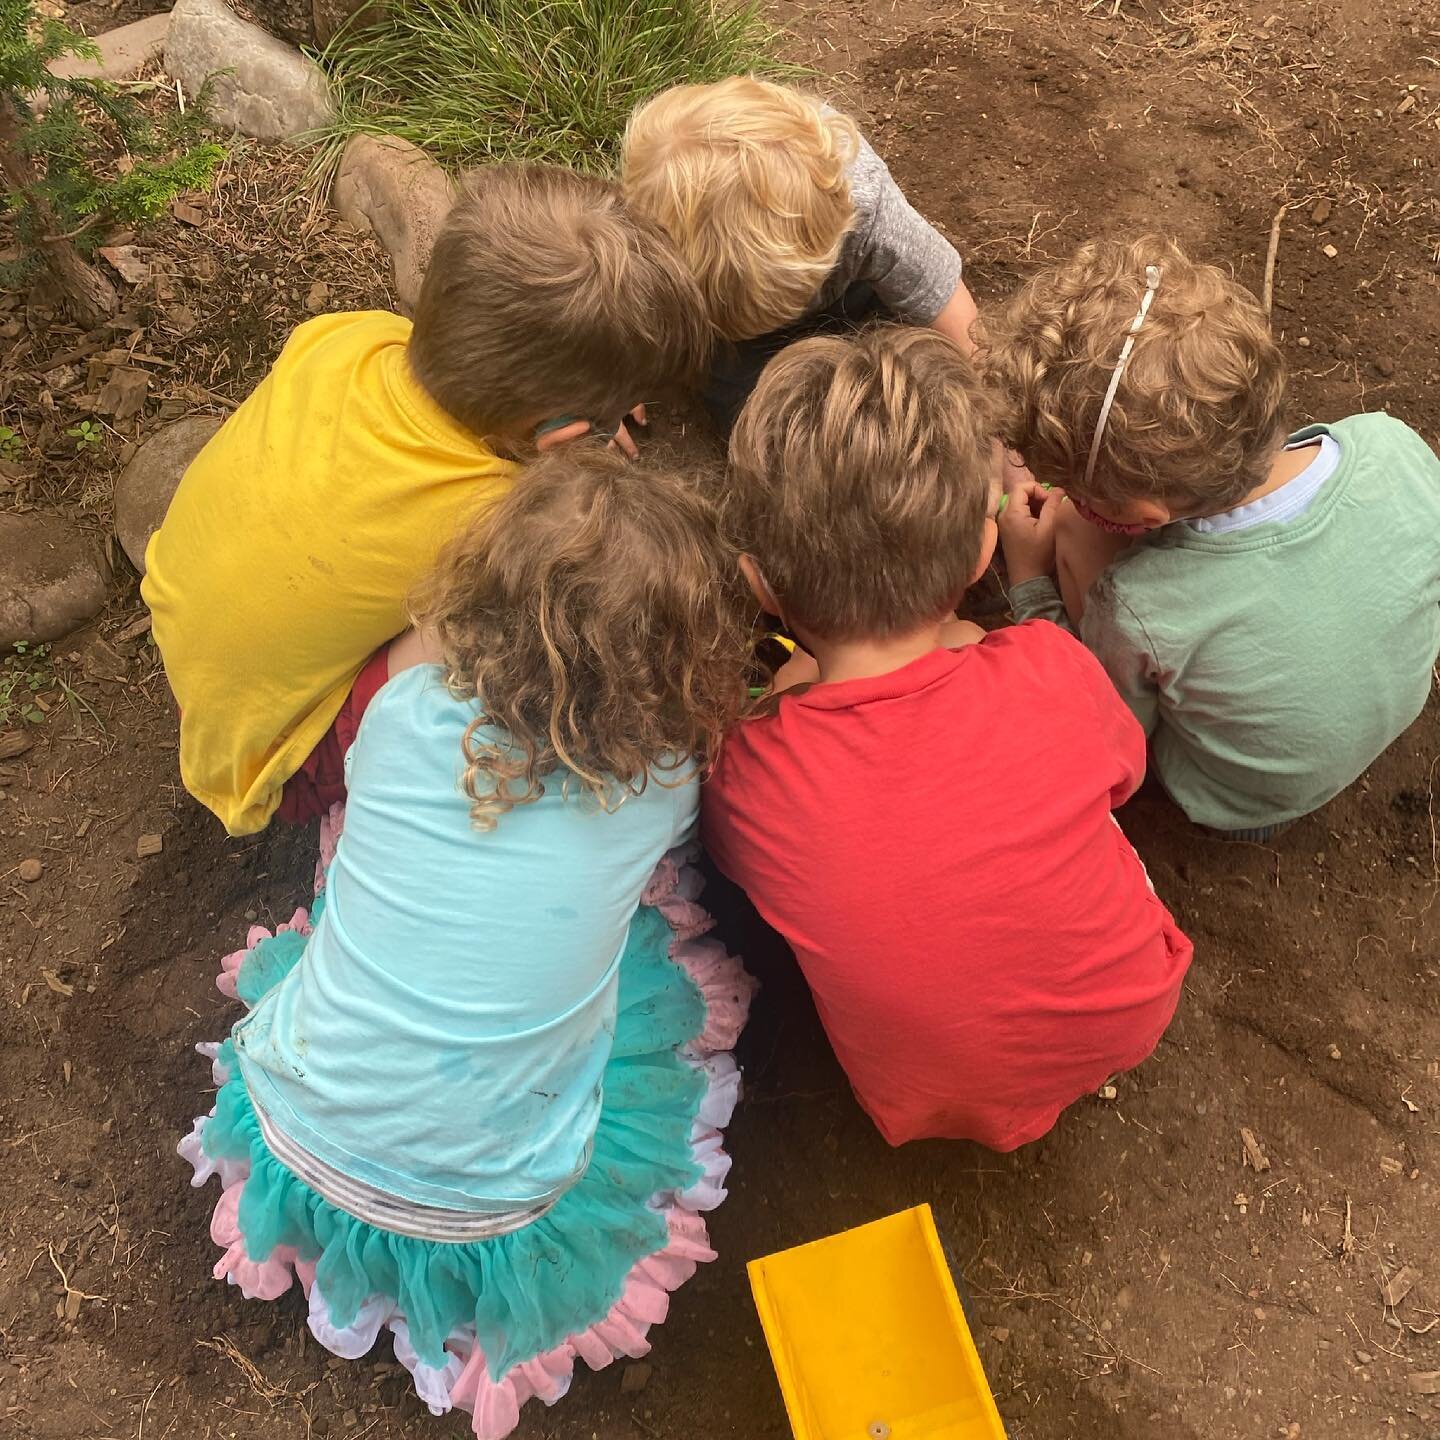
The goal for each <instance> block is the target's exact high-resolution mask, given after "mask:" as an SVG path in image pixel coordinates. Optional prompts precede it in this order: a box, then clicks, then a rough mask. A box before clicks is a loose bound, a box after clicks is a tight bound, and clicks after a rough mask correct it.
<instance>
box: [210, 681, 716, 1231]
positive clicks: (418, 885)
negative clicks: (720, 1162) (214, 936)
mask: <svg viewBox="0 0 1440 1440" xmlns="http://www.w3.org/2000/svg"><path fill="white" fill-rule="evenodd" d="M477 709H478V707H477V705H476V704H475V703H473V702H471V703H457V701H456V700H455V698H454V696H452V695H451V694H450V692H449V691H448V690H447V688H446V686H445V678H444V673H443V671H442V670H441V668H440V667H439V666H436V665H432V664H424V665H418V666H416V667H414V668H413V669H409V670H406V671H404V672H402V673H401V674H399V675H397V676H396V677H395V678H394V679H392V680H391V681H390V682H389V683H388V684H387V685H386V686H385V687H384V689H382V690H381V691H380V693H379V694H378V695H377V696H376V698H375V699H374V701H372V702H371V705H370V707H369V709H368V710H367V712H366V715H365V720H364V725H363V729H362V732H361V738H360V739H359V740H357V742H356V744H355V746H354V747H353V749H352V750H351V752H350V754H351V757H352V761H353V763H352V765H351V766H350V774H349V783H350V792H351V799H350V802H349V804H348V805H347V806H346V812H345V835H344V840H343V843H342V844H341V845H340V847H339V849H338V851H337V853H336V856H335V861H334V864H333V865H332V867H331V870H330V875H329V880H328V884H327V887H326V907H325V910H324V913H323V915H322V916H321V917H320V919H319V921H318V922H317V924H316V927H315V932H314V934H313V935H312V937H311V939H310V942H309V945H308V947H307V952H306V956H305V963H304V965H303V966H301V967H300V968H299V969H298V970H297V971H296V972H295V974H294V976H293V977H292V981H291V983H289V984H287V985H284V986H280V987H277V988H276V989H275V990H274V991H272V992H271V994H270V995H269V996H268V997H267V998H266V1000H265V1001H262V1002H261V1004H260V1005H259V1006H258V1007H257V1008H256V1010H255V1012H254V1013H253V1014H252V1015H251V1016H250V1017H249V1018H248V1019H247V1020H245V1021H244V1022H243V1023H242V1024H241V1025H239V1026H237V1027H236V1032H235V1041H236V1053H237V1057H238V1059H239V1062H240V1070H241V1073H242V1074H243V1075H244V1077H245V1081H246V1084H247V1085H248V1087H249V1091H250V1095H251V1098H252V1100H253V1101H254V1102H255V1104H256V1107H257V1109H259V1110H260V1111H261V1112H262V1113H263V1114H265V1115H267V1116H269V1117H270V1118H271V1119H272V1120H273V1121H274V1122H275V1126H276V1127H278V1131H279V1136H278V1137H275V1136H272V1144H271V1149H272V1150H273V1151H274V1152H275V1153H276V1155H277V1156H278V1157H279V1158H280V1159H282V1160H285V1159H286V1158H287V1157H289V1156H293V1154H294V1150H293V1147H292V1146H289V1145H286V1144H284V1140H286V1139H288V1140H289V1141H292V1142H294V1144H295V1145H298V1146H299V1147H301V1149H302V1150H303V1151H304V1152H306V1153H308V1154H309V1155H311V1156H314V1157H317V1158H319V1159H321V1160H323V1161H325V1162H326V1163H327V1164H329V1165H331V1166H333V1167H335V1168H336V1169H343V1170H344V1171H345V1173H346V1174H348V1175H349V1176H351V1177H352V1178H355V1179H360V1180H363V1181H365V1182H367V1183H368V1184H370V1185H371V1186H374V1187H375V1188H377V1189H380V1190H383V1191H385V1192H386V1193H387V1194H391V1195H398V1196H401V1197H402V1198H404V1199H406V1200H409V1201H411V1202H413V1203H415V1204H422V1205H432V1206H440V1207H444V1208H449V1209H456V1210H461V1209H471V1208H474V1207H476V1206H477V1205H479V1206H482V1207H483V1206H493V1207H494V1208H495V1209H496V1210H499V1211H503V1210H518V1209H523V1208H525V1207H527V1206H533V1205H539V1204H544V1203H547V1202H548V1201H550V1200H553V1199H554V1198H555V1196H556V1195H557V1194H559V1193H560V1192H561V1191H562V1190H563V1189H565V1188H566V1187H568V1186H569V1185H570V1184H572V1183H573V1181H574V1179H575V1177H576V1175H577V1174H578V1172H579V1171H580V1170H582V1169H583V1168H584V1164H585V1160H586V1158H587V1156H588V1153H589V1145H590V1137H591V1136H592V1135H593V1134H594V1130H595V1123H596V1117H597V1115H598V1112H599V1108H600V1077H601V1074H602V1072H603V1070H604V1068H605V1065H606V1063H607V1062H608V1061H609V1058H610V1046H611V1040H612V1036H611V1033H610V1028H609V1027H610V1025H611V1023H612V1020H613V1016H614V1013H615V1003H616V985H617V982H618V977H619V964H620V955H621V952H622V950H623V949H624V946H625V939H626V935H627V933H628V931H629V927H630V922H631V920H632V918H633V917H634V914H635V911H636V907H637V906H638V905H639V903H640V895H641V892H642V891H643V890H644V888H645V885H646V882H647V881H648V880H649V879H650V877H651V874H652V872H653V871H654V869H655V866H656V863H657V862H658V860H659V859H660V857H661V856H662V855H664V854H665V852H666V851H667V850H670V849H671V848H672V847H674V846H676V845H678V844H680V843H681V842H682V841H683V840H685V839H686V838H687V837H688V834H689V832H690V831H691V829H692V828H693V824H694V819H695V814H696V810H697V798H698V797H697V794H696V789H697V787H696V785H695V784H694V783H693V767H691V766H689V765H687V766H686V767H685V768H684V769H683V770H681V771H679V772H678V773H676V774H675V775H673V776H670V777H665V778H667V779H668V780H670V781H674V782H679V783H673V784H661V783H654V784H650V785H647V786H646V787H645V789H644V790H643V791H642V792H641V793H640V794H638V795H634V796H631V797H630V798H628V799H627V800H626V801H625V803H624V804H623V805H621V806H619V808H618V809H616V810H615V811H614V812H613V813H607V812H605V811H602V810H600V809H599V808H598V807H592V806H587V805H584V804H582V803H581V802H580V800H579V798H578V797H577V796H576V795H574V794H570V795H568V796H567V794H566V787H565V786H564V785H563V784H561V783H560V782H559V781H558V780H557V781H556V782H554V783H552V784H550V785H549V786H547V787H546V791H545V793H544V794H543V795H541V796H539V797H538V798H537V799H536V800H534V801H533V802H531V803H530V804H528V805H524V806H519V807H517V808H516V809H515V810H514V811H513V812H512V813H510V814H508V815H507V816H506V817H505V818H504V820H503V822H502V823H500V824H499V825H498V826H497V827H496V828H495V829H494V830H493V831H491V832H480V831H477V830H476V829H475V827H474V825H473V823H472V820H471V816H470V805H469V802H468V801H467V799H466V796H465V795H464V793H463V792H462V791H461V790H460V788H459V787H458V786H457V784H456V769H457V762H458V761H459V759H460V756H461V742H462V740H463V739H464V737H465V733H466V727H467V726H468V725H469V724H470V723H471V722H472V721H474V720H475V719H476V712H477ZM476 738H477V739H479V740H481V741H486V740H492V739H493V738H494V732H491V731H486V730H481V731H480V732H478V735H477V737H476ZM360 1057H363V1062H362V1063H357V1060H359V1059H360ZM461 1116H463V1117H465V1119H464V1120H463V1122H461V1121H459V1119H458V1118H457V1117H461ZM276 1138H278V1139H280V1142H281V1143H279V1144H276V1143H274V1140H275V1139H276Z"/></svg>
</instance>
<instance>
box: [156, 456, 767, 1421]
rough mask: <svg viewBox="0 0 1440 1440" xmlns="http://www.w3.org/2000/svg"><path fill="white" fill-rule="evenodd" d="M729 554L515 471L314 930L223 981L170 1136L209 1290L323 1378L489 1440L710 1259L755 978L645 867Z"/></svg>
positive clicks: (687, 782) (406, 659)
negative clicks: (304, 1346) (271, 1329)
mask: <svg viewBox="0 0 1440 1440" xmlns="http://www.w3.org/2000/svg"><path fill="white" fill-rule="evenodd" d="M725 558H728V552H727V551H726V549H725V547H724V544H723V541H722V539H721V536H720V531H719V527H718V525H717V524H716V521H715V517H714V516H713V514H712V513H711V510H710V507H709V505H708V503H707V502H706V501H705V500H704V499H703V498H702V497H701V496H700V495H699V494H698V493H697V491H696V490H695V488H694V486H693V485H692V484H691V483H689V482H688V481H685V480H683V479H682V478H681V477H678V476H675V475H666V474H663V473H660V472H650V471H645V470H641V469H639V468H636V467H632V466H630V465H629V464H628V463H627V462H625V461H623V460H621V459H620V458H619V457H618V456H614V455H609V454H607V453H605V451H604V450H603V449H599V448H598V447H595V446H593V445H585V446H582V447H579V448H575V447H571V448H569V449H567V450H566V451H565V452H563V453H562V454H560V455H557V456H554V457H550V458H549V459H548V460H546V461H543V462H541V463H540V464H538V465H536V466H534V467H532V469H531V470H529V471H528V472H527V473H526V475H525V476H524V478H523V481H522V483H521V484H520V485H519V486H518V487H517V488H516V489H515V490H514V491H512V493H511V494H509V495H508V496H506V497H505V498H504V499H503V500H501V501H500V502H498V504H497V506H496V507H495V508H494V510H493V512H492V513H491V514H490V515H489V516H487V517H482V518H481V520H480V521H478V522H477V523H475V524H473V525H472V526H471V527H469V528H468V529H467V530H466V532H465V533H464V534H463V535H462V536H461V537H460V538H458V539H457V540H456V541H455V542H453V543H452V544H451V545H449V546H447V547H446V549H445V550H444V552H443V554H442V558H441V561H440V564H439V566H438V567H437V569H436V572H435V574H434V576H433V577H432V580H431V581H430V583H429V584H428V585H427V586H426V587H425V588H424V589H423V590H422V592H421V594H420V598H419V599H418V600H417V605H418V606H419V612H418V618H419V619H420V621H421V622H422V625H424V626H425V627H426V628H423V629H422V630H421V631H420V632H419V633H418V634H411V635H407V636H406V637H405V638H404V639H403V640H402V641H401V642H400V643H399V644H398V645H396V646H394V647H392V649H391V651H390V654H389V663H390V665H392V666H393V667H395V669H396V673H395V674H394V675H393V676H392V678H390V679H389V680H388V682H387V683H386V684H385V685H384V686H383V687H382V688H381V690H380V691H379V693H378V695H377V696H376V698H375V699H374V700H373V701H372V702H371V704H370V706H369V707H368V709H367V711H366V713H365V716H364V719H363V722H362V723H361V725H360V730H359V734H358V736H357V738H356V740H355V743H354V745H353V747H352V748H351V750H350V752H349V761H348V763H349V767H350V776H349V779H350V793H349V800H348V804H347V810H346V814H345V819H344V833H343V834H342V835H341V836H340V840H339V844H338V847H337V849H336V851H335V855H334V859H333V862H332V863H331V865H330V869H329V875H328V882H327V885H326V889H325V892H324V896H323V912H322V913H319V914H318V915H317V917H316V923H315V928H314V930H313V931H312V932H310V933H309V934H308V936H306V935H303V934H302V933H301V930H303V927H301V930H293V931H290V932H288V933H285V934H282V935H278V936H270V935H268V934H267V933H265V932H261V934H260V935H258V936H257V935H255V934H253V933H252V936H251V941H252V946H251V948H250V950H249V951H248V952H247V953H246V954H245V955H243V956H235V957H231V959H230V961H227V971H228V972H229V974H230V979H229V981H228V982H227V983H228V985H229V988H230V989H231V993H235V994H237V995H238V996H239V998H241V999H243V1000H244V1001H245V1002H246V1003H247V1004H249V1005H252V1006H253V1009H252V1010H251V1013H250V1014H249V1016H248V1017H246V1018H245V1019H243V1020H241V1021H240V1022H239V1023H238V1024H237V1025H236V1026H235V1028H234V1030H233V1032H232V1038H231V1040H230V1041H229V1042H227V1044H226V1045H225V1046H224V1047H223V1048H222V1049H221V1051H220V1053H219V1056H218V1059H217V1079H218V1080H219V1081H220V1082H221V1088H220V1092H219V1094H218V1096H217V1098H216V1105H215V1109H214V1110H213V1111H212V1112H211V1113H210V1114H209V1115H208V1116H206V1117H204V1118H203V1119H202V1120H201V1121H199V1122H198V1124H197V1127H196V1131H195V1133H194V1134H193V1135H192V1136H190V1137H188V1138H187V1139H186V1141H184V1142H182V1145H181V1153H182V1154H184V1155H185V1156H186V1158H188V1159H190V1160H191V1162H192V1163H193V1164H194V1165H195V1167H196V1172H197V1174H196V1181H195V1183H197V1184H199V1183H201V1182H203V1180H205V1179H206V1178H208V1177H209V1176H210V1175H212V1174H215V1173H218V1174H219V1175H220V1177H221V1180H222V1184H223V1185H224V1187H225V1193H224V1195H223V1196H222V1198H221V1200H220V1202H219V1204H218V1205H217V1208H216V1213H215V1216H214V1219H213V1222H212V1225H211V1233H212V1236H213V1237H214V1238H215V1239H216V1241H217V1242H218V1243H219V1244H221V1245H222V1246H223V1247H224V1248H225V1254H224V1256H223V1257H222V1259H221V1260H220V1262H219V1264H218V1265H217V1267H216V1271H215V1273H216V1275H217V1276H225V1277H227V1278H229V1279H232V1280H233V1281H235V1282H236V1283H237V1284H239V1285H240V1286H241V1288H242V1289H243V1290H244V1291H245V1293H246V1294H248V1295H260V1296H263V1297H265V1298H269V1299H273V1298H276V1297H277V1296H278V1295H280V1294H281V1293H283V1292H284V1291H285V1290H286V1289H287V1288H288V1287H289V1285H290V1284H291V1282H292V1272H293V1276H294V1277H298V1278H299V1279H300V1281H301V1283H302V1285H304V1286H305V1288H306V1290H307V1292H308V1296H309V1312H310V1326H311V1329H312V1331H313V1333H314V1334H315V1336H316V1338H317V1339H318V1340H319V1341H320V1342H321V1343H322V1344H323V1345H325V1346H327V1347H329V1348H330V1349H331V1350H332V1351H333V1352H334V1353H335V1354H337V1355H341V1356H344V1357H346V1358H355V1357H358V1356H360V1355H363V1354H364V1353H365V1352H366V1351H367V1350H368V1349H369V1348H370V1347H371V1345H372V1344H373V1343H374V1341H375V1339H376V1338H377V1335H378V1333H379V1331H380V1330H381V1329H382V1327H387V1326H388V1328H389V1329H390V1331H391V1332H392V1333H393V1335H394V1342H395V1354H396V1356H397V1358H399V1359H400V1360H401V1362H402V1363H403V1364H405V1365H406V1366H407V1367H408V1368H409V1369H410V1371H411V1373H412V1374H413V1376H414V1378H415V1382H416V1388H417V1390H418V1391H419V1393H420V1395H421V1397H422V1398H423V1399H424V1400H425V1401H426V1402H427V1403H428V1404H429V1405H430V1406H431V1408H432V1409H434V1410H436V1411H437V1412H438V1411H440V1410H445V1409H449V1408H451V1407H452V1406H462V1407H464V1408H466V1409H469V1410H471V1411H472V1412H473V1413H474V1415H475V1431H476V1434H477V1435H483V1436H486V1437H489V1440H498V1437H500V1436H503V1435H504V1434H505V1433H506V1432H507V1431H508V1429H509V1428H510V1427H511V1426H513V1425H514V1424H515V1422H516V1420H517V1418H518V1413H519V1408H520V1406H521V1405H522V1404H523V1402H524V1401H525V1400H526V1399H527V1398H530V1397H533V1396H536V1395H539V1396H541V1397H542V1398H543V1399H545V1400H546V1401H547V1402H548V1403H554V1401H555V1400H557V1399H559V1398H560V1396H562V1395H563V1394H564V1393H565V1390H566V1388H567V1386H568V1384H569V1380H570V1375H571V1371H572V1370H573V1368H574V1365H575V1362H576V1360H577V1358H583V1359H585V1360H586V1361H588V1362H589V1363H590V1364H591V1365H592V1366H595V1367H597V1368H598V1367H599V1366H601V1365H604V1364H608V1363H610V1362H611V1361H612V1360H613V1359H615V1358H616V1357H617V1356H619V1355H622V1354H623V1355H629V1356H637V1355H640V1354H643V1353H644V1351H645V1350H646V1349H647V1348H648V1344H647V1341H646V1338H645V1337H646V1332H647V1331H648V1329H649V1327H650V1326H651V1325H652V1324H654V1323H657V1322H658V1321H660V1320H662V1319H663V1318H664V1315H665V1310H666V1305H667V1293H668V1292H669V1291H671V1290H674V1289H676V1288H677V1287H678V1286H679V1285H681V1284H683V1283H684V1281H685V1280H687V1279H688V1278H689V1277H690V1275H691V1274H692V1273H693V1271H694V1269H695V1265H696V1262H697V1261H703V1260H707V1259H712V1258H713V1252H711V1251H710V1250H709V1248H708V1245H707V1244H706V1235H705V1225H704V1221H703V1219H702V1218H701V1214H700V1212H702V1211H704V1210H707V1209H712V1208H714V1206H715V1205H717V1204H718V1203H720V1201H721V1200H723V1199H724V1193H725V1192H724V1189H723V1179H724V1175H725V1172H726V1170H727V1169H728V1160H727V1159H726V1157H725V1156H724V1153H723V1151H722V1150H721V1148H720V1135H719V1128H720V1127H722V1126H723V1125H724V1124H725V1123H726V1121H727V1120H728V1117H729V1113H730V1110H731V1108H732V1107H733V1105H734V1101H735V1099H736V1096H737V1093H738V1075H737V1073H736V1070H735V1066H734V1063H733V1061H731V1060H730V1058H729V1057H728V1055H727V1054H725V1053H724V1052H725V1051H727V1050H728V1049H729V1047H730V1046H731V1045H732V1044H733V1043H734V1040H735V1037H736V1035H737V1034H738V1031H739V1029H740V1027H741V1025H742V1024H743V1021H744V1014H745V1008H746V1004H747V1002H748V997H749V990H750V986H749V982H748V981H747V980H746V978H745V976H744V973H743V971H741V970H740V968H739V966H738V964H737V963H736V962H735V961H734V960H733V959H731V958H730V957H728V956H726V955H725V954H724V952H723V949H722V948H721V947H720V946H719V945H718V944H715V943H714V942H700V941H697V940H696V938H695V937H696V936H697V935H699V934H700V933H701V932H703V931H704V929H706V928H707V926H708V917H706V916H705V915H704V912H703V911H701V910H700V909H699V907H698V905H696V904H695V903H694V901H693V899H692V898H691V897H692V896H693V895H694V893H695V890H694V889H692V888H691V886H690V884H689V882H688V881H686V880H682V878H681V875H680V871H679V869H678V859H677V858H676V857H673V856H671V857H668V858H667V852H669V851H670V850H671V848H672V847H674V846H675V845H677V843H679V842H682V841H684V840H686V839H688V838H689V835H690V833H691V832H692V830H693V825H694V817H695V813H696V808H697V799H696V784H697V781H696V774H697V765H700V764H703V763H704V762H705V760H706V758H707V757H708V755H709V754H710V753H711V752H712V751H713V749H714V746H715V745H716V743H717V742H718V738H719V735H720V732H721V731H722V730H723V728H724V727H725V725H726V724H727V723H728V722H729V721H730V720H731V719H732V718H733V716H734V715H735V713H736V712H737V711H738V709H739V706H740V703H741V699H742V697H743V695H744V674H743V668H742V666H743V658H744V653H745V641H746V635H745V629H744V626H743V623H742V621H743V612H742V609H741V607H740V605H739V603H738V601H739V597H738V594H737V590H736V587H735V586H734V585H733V584H730V583H727V581H726V577H725V576H724V575H723V573H722V572H721V564H722V560H723V559H725ZM319 908H320V904H319V902H317V910H318V909H319ZM672 921H673V923H672Z"/></svg>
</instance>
